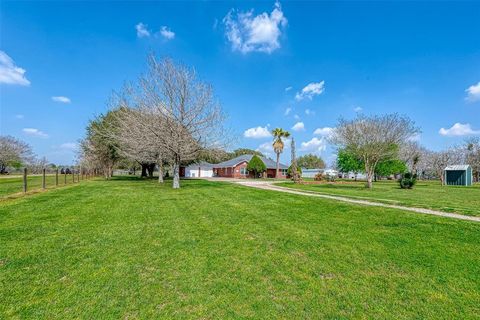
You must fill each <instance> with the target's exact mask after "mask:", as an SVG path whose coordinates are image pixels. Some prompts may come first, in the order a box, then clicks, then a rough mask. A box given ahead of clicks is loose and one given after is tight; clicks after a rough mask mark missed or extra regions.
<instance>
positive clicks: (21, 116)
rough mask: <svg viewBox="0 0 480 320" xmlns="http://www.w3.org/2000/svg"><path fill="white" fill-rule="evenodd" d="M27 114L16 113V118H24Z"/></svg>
mask: <svg viewBox="0 0 480 320" xmlns="http://www.w3.org/2000/svg"><path fill="white" fill-rule="evenodd" d="M23 118H25V116H24V115H23V114H16V115H15V119H23Z"/></svg>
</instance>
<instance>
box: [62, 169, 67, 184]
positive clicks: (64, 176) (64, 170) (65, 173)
mask: <svg viewBox="0 0 480 320" xmlns="http://www.w3.org/2000/svg"><path fill="white" fill-rule="evenodd" d="M63 184H67V170H66V169H65V168H64V169H63Z"/></svg>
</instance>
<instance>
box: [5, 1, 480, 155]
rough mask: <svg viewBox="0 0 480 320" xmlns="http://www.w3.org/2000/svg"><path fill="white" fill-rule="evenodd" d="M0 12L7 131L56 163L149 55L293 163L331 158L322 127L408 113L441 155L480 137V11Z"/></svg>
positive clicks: (142, 6)
mask: <svg viewBox="0 0 480 320" xmlns="http://www.w3.org/2000/svg"><path fill="white" fill-rule="evenodd" d="M0 9H1V10H0V28H1V34H0V36H1V38H0V50H1V54H0V90H1V92H0V93H1V97H0V105H1V110H0V117H1V119H0V132H1V134H2V135H6V134H8V135H13V136H15V137H18V138H20V139H23V140H25V141H27V142H28V143H30V144H31V145H32V146H33V148H34V151H35V152H36V153H37V155H39V156H46V157H47V158H48V159H49V160H50V161H53V162H56V163H71V162H72V161H73V160H74V148H75V143H76V142H77V141H78V139H80V138H81V137H82V136H83V133H84V128H85V125H86V124H87V122H88V120H89V119H91V118H92V117H93V116H94V115H96V114H99V113H102V112H104V111H105V110H106V106H105V102H106V101H107V99H108V96H109V94H110V93H111V91H112V90H115V89H119V88H120V87H121V86H122V84H123V82H124V81H126V80H133V79H135V78H136V77H137V76H138V75H139V74H140V73H141V72H143V71H144V70H145V58H146V55H147V54H148V52H150V51H154V52H156V53H157V54H158V55H168V56H170V57H173V58H174V59H176V60H179V61H181V62H184V63H186V64H188V65H190V66H193V67H195V68H196V70H197V71H198V73H199V74H200V76H201V78H202V79H204V80H206V81H208V82H210V83H211V84H212V85H213V87H214V89H215V93H216V95H217V97H218V99H219V100H220V102H221V103H222V105H223V108H224V109H225V111H226V112H227V113H228V115H229V119H228V121H227V126H228V127H231V128H232V130H233V131H234V132H235V133H236V136H237V137H238V142H237V145H238V147H249V148H253V149H257V148H259V149H260V150H261V151H264V152H266V153H271V150H269V149H270V144H271V138H270V137H268V136H267V134H266V131H267V130H270V129H272V128H274V127H283V128H285V129H288V130H290V131H291V132H292V133H293V135H294V136H295V139H296V141H297V149H298V150H299V152H298V153H300V154H304V153H310V152H313V153H317V154H319V155H321V156H322V157H324V158H325V159H327V160H328V161H332V160H333V159H334V156H333V153H334V148H332V147H331V146H329V145H328V143H327V142H326V139H325V136H326V135H328V131H329V129H328V128H331V127H334V126H335V123H336V121H337V119H338V118H339V117H346V118H352V117H354V116H355V114H356V113H357V112H362V113H364V114H367V115H368V114H379V113H390V112H399V113H402V114H405V115H408V116H409V117H411V118H412V119H413V120H414V121H415V122H416V123H417V124H418V125H419V126H420V127H421V129H422V134H421V135H420V137H418V139H419V141H420V143H421V144H423V145H424V146H426V147H427V148H430V149H433V150H439V149H442V148H445V147H447V146H450V145H453V144H456V143H460V142H461V141H462V140H463V139H464V138H465V137H468V136H472V135H480V3H479V2H461V3H456V2H438V3H435V2H425V3H418V2H405V3H396V2H369V3H363V2H311V1H309V2H293V1H290V2H280V3H275V2H270V1H262V2H240V1H236V2H166V3H163V2H135V3H134V2H103V3H93V2H7V1H2V2H1V4H0ZM299 123H301V124H299ZM302 124H303V125H302ZM442 128H443V130H442ZM248 129H250V130H248ZM265 129H267V130H265ZM317 129H319V130H317ZM315 132H316V133H315ZM289 153H290V151H289V150H288V149H287V150H286V152H285V154H284V155H283V156H282V158H283V159H284V161H285V162H288V160H289V158H290V154H289Z"/></svg>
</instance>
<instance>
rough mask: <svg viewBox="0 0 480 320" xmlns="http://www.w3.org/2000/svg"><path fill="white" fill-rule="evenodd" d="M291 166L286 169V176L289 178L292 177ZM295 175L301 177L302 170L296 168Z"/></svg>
mask: <svg viewBox="0 0 480 320" xmlns="http://www.w3.org/2000/svg"><path fill="white" fill-rule="evenodd" d="M292 173H293V172H292V165H290V167H288V170H287V174H288V176H289V177H293V174H292ZM297 173H298V176H299V177H301V176H302V168H300V167H297Z"/></svg>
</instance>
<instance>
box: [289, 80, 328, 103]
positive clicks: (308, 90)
mask: <svg viewBox="0 0 480 320" xmlns="http://www.w3.org/2000/svg"><path fill="white" fill-rule="evenodd" d="M323 91H325V81H323V80H322V81H320V82H312V83H309V84H307V85H306V86H305V88H303V89H302V91H300V92H297V94H296V95H295V99H296V100H297V101H300V100H303V99H305V98H307V99H310V100H312V99H313V97H314V96H317V95H319V94H322V93H323Z"/></svg>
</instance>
